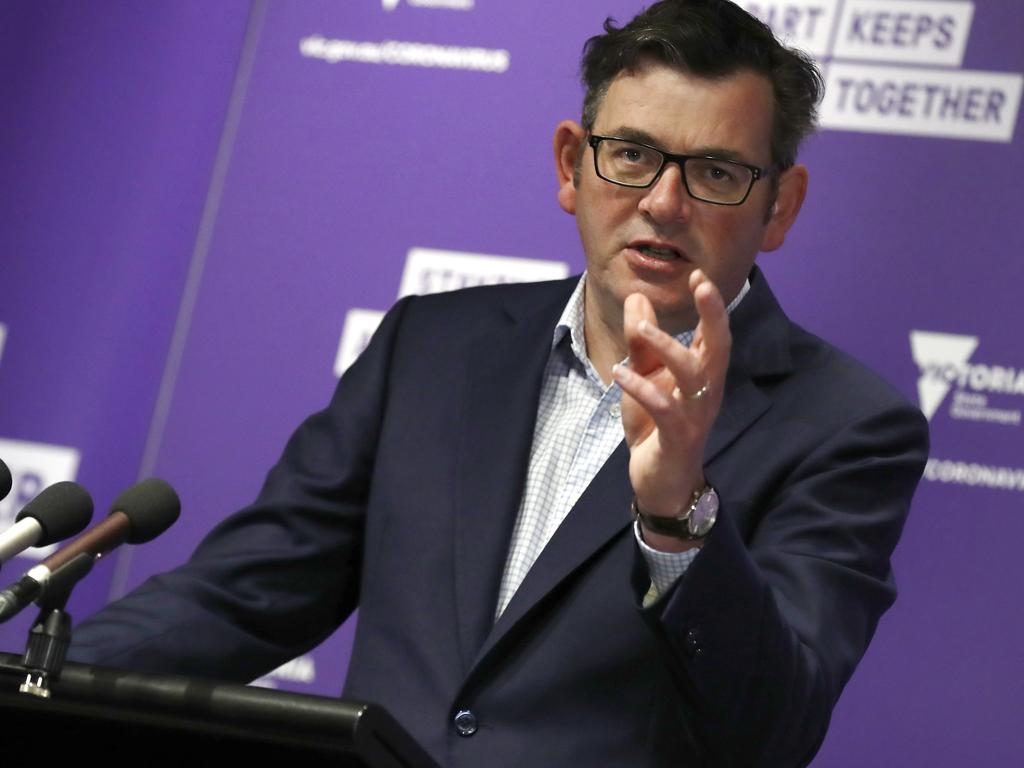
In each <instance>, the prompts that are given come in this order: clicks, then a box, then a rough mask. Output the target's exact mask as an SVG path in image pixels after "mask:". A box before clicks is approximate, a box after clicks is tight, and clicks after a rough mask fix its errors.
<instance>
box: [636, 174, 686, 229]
mask: <svg viewBox="0 0 1024 768" xmlns="http://www.w3.org/2000/svg"><path fill="white" fill-rule="evenodd" d="M691 202H692V200H691V198H690V195H689V194H688V193H687V191H686V188H685V186H684V185H683V169H682V168H680V167H679V164H678V163H672V162H670V163H666V164H665V167H664V168H662V169H661V175H660V176H658V178H657V179H655V180H654V183H653V184H652V185H651V186H650V187H648V188H647V190H646V194H645V195H644V196H643V198H641V200H640V205H639V207H640V210H641V211H643V212H644V213H646V214H648V215H649V216H650V217H651V218H652V219H654V220H655V221H671V220H673V219H682V218H686V217H687V216H689V212H690V204H691Z"/></svg>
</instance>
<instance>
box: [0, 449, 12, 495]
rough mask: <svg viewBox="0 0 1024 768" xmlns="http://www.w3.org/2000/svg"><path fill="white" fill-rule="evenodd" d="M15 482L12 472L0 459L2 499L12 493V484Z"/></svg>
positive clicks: (0, 492)
mask: <svg viewBox="0 0 1024 768" xmlns="http://www.w3.org/2000/svg"><path fill="white" fill-rule="evenodd" d="M13 482H14V478H12V477H11V470H9V469H8V468H7V465H6V464H4V462H3V460H2V459H0V499H3V498H5V497H6V496H7V494H8V493H10V492H11V484H12V483H13Z"/></svg>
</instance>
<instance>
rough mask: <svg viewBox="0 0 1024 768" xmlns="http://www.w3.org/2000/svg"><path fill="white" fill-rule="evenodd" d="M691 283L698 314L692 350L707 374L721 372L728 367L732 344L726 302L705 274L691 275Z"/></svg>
mask: <svg viewBox="0 0 1024 768" xmlns="http://www.w3.org/2000/svg"><path fill="white" fill-rule="evenodd" d="M694 283H696V284H695V285H694ZM691 287H692V288H693V300H694V304H695V305H696V307H697V314H698V316H699V317H700V321H699V322H698V323H697V331H696V333H695V334H694V343H693V349H694V352H696V353H697V355H698V356H699V357H700V359H701V363H702V365H703V366H704V368H705V370H706V371H707V372H708V373H709V374H710V375H712V376H713V377H717V376H719V375H720V374H723V375H724V373H725V370H726V369H727V368H728V367H729V353H730V349H731V347H732V334H731V332H730V331H729V314H728V313H727V312H726V309H725V302H724V301H723V299H722V294H721V293H719V292H718V289H717V288H716V287H715V285H714V283H712V282H711V281H710V280H707V279H706V278H705V279H704V280H698V281H694V280H692V279H691Z"/></svg>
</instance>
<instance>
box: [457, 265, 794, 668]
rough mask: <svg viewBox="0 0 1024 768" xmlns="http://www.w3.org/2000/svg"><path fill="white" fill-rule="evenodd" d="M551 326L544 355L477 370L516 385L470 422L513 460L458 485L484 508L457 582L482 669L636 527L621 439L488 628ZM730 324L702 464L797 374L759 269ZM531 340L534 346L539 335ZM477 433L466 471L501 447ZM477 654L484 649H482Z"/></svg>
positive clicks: (514, 342)
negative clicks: (770, 390) (778, 385)
mask: <svg viewBox="0 0 1024 768" xmlns="http://www.w3.org/2000/svg"><path fill="white" fill-rule="evenodd" d="M566 298H567V297H566ZM564 301H565V299H563V302H562V305H563V306H564ZM555 319H557V316H556V318H555ZM553 325H554V319H551V320H550V321H549V322H548V325H547V326H546V329H547V330H546V335H545V336H544V340H545V343H544V345H543V355H539V356H538V355H537V353H536V352H535V351H534V352H531V353H530V355H528V356H527V357H526V358H525V359H520V360H519V362H518V363H514V364H511V365H509V361H504V362H498V361H495V363H494V366H495V367H494V368H493V369H491V370H490V373H488V370H487V369H486V368H485V369H483V370H480V371H477V372H476V373H475V374H474V379H473V381H472V382H471V384H472V386H476V387H479V386H484V387H486V386H493V387H498V386H499V383H500V386H501V387H504V388H505V389H508V388H509V386H515V387H516V389H515V390H514V396H513V399H512V400H510V401H509V408H507V409H502V410H500V411H498V412H495V411H494V400H493V399H489V398H488V397H487V396H484V397H483V399H481V393H479V392H472V390H471V397H472V398H474V399H475V400H476V402H475V404H474V403H471V409H470V410H469V411H468V415H470V416H471V417H472V416H473V415H474V414H477V415H478V417H479V418H480V419H486V423H487V430H489V431H490V430H493V432H494V434H498V435H502V434H504V436H505V438H506V440H507V441H506V444H505V445H503V446H501V447H500V448H498V449H497V452H496V453H492V455H493V456H494V458H495V459H496V460H497V459H498V457H499V456H500V457H501V460H502V461H507V462H508V464H507V465H506V466H504V467H500V468H497V467H490V468H489V469H488V470H487V471H488V475H487V480H486V482H484V481H483V478H482V477H477V478H465V479H463V480H462V481H461V482H460V485H461V486H463V487H464V488H466V489H467V493H466V495H465V496H464V497H463V498H464V499H465V500H466V501H467V504H469V505H472V504H473V503H474V502H475V503H477V505H478V506H477V507H476V508H472V507H471V506H470V507H467V508H466V510H465V514H464V515H463V516H462V518H461V521H462V524H463V525H465V526H466V527H465V528H464V529H463V530H464V531H465V532H466V533H467V534H468V535H467V536H465V537H463V538H462V539H461V541H460V542H459V545H460V546H459V549H460V552H459V560H460V562H461V563H462V564H463V565H464V568H463V569H461V570H460V572H459V574H458V575H459V582H462V581H463V580H467V581H469V582H473V581H474V580H475V581H476V582H477V586H476V587H473V588H472V589H467V588H466V586H467V585H461V584H457V587H458V590H457V591H460V592H461V594H462V595H463V599H460V601H459V602H460V621H462V627H461V628H460V631H461V639H462V650H463V658H464V659H465V658H466V652H467V651H468V652H469V657H470V658H474V657H475V658H474V662H473V667H474V668H475V669H479V668H480V667H481V663H482V662H483V660H484V659H485V658H486V657H487V656H488V654H490V653H491V652H492V651H493V650H494V649H495V648H496V646H498V645H499V644H500V643H501V642H502V640H503V638H505V637H507V636H508V635H509V633H510V631H511V630H512V629H513V628H514V627H515V626H516V625H517V624H518V623H519V622H521V621H523V620H524V619H525V618H527V616H528V614H529V613H530V612H531V610H532V609H533V608H534V607H535V606H537V605H538V604H539V603H540V602H541V601H542V600H543V599H544V597H545V596H546V595H548V594H550V593H551V592H552V590H554V589H555V588H556V587H557V586H558V585H559V584H560V583H561V582H563V581H564V580H565V579H566V578H567V577H568V576H570V575H571V574H572V573H573V572H574V571H575V570H576V569H577V568H579V567H580V566H581V565H583V564H584V563H586V562H587V561H588V560H589V559H590V558H591V557H594V556H595V555H597V554H599V552H600V551H601V549H602V548H603V547H605V546H606V545H608V543H609V542H610V541H611V540H612V539H614V538H615V537H616V536H617V535H620V534H623V533H625V531H626V529H627V528H629V526H630V519H629V504H630V501H631V499H632V496H633V490H632V487H631V486H630V484H629V475H628V463H629V450H628V448H627V447H626V445H625V443H624V442H623V443H620V444H619V446H618V448H616V450H615V451H614V452H613V453H612V455H611V456H610V457H609V459H608V461H607V462H605V464H604V466H603V467H602V468H601V470H600V471H599V472H598V473H597V475H596V476H595V478H594V480H593V481H592V482H591V483H590V485H589V486H588V487H587V489H586V490H585V491H584V492H583V494H582V495H581V496H580V498H579V500H578V501H577V502H576V504H575V505H574V506H573V508H572V510H570V512H569V514H568V515H567V516H566V518H565V520H564V521H563V522H562V524H561V525H560V526H559V528H558V530H557V531H556V532H555V535H554V536H553V537H552V538H551V541H549V542H548V544H547V545H546V546H545V548H544V550H543V551H542V552H541V554H540V556H539V557H538V558H537V561H536V562H535V563H534V564H533V567H532V568H531V569H530V571H529V573H528V574H527V575H526V578H525V579H524V580H523V583H522V584H521V585H520V587H519V589H518V590H517V591H516V593H515V595H514V596H513V597H512V600H511V601H510V602H509V604H508V607H507V608H506V609H505V611H504V613H502V615H501V617H500V619H499V620H498V621H497V622H496V623H494V624H493V628H492V621H493V615H494V609H495V603H496V600H497V592H498V586H499V584H500V580H501V573H502V570H503V569H504V565H505V556H506V554H507V550H508V544H509V540H510V538H511V535H512V526H513V524H514V521H515V516H516V513H517V511H518V505H519V499H520V496H521V494H522V489H523V485H524V483H525V481H526V468H527V465H528V463H529V450H530V443H531V441H532V437H533V426H534V420H535V418H536V411H537V400H538V397H539V386H540V377H541V373H542V371H543V367H544V363H545V362H546V360H547V355H548V352H549V351H550V344H549V341H550V338H551V332H552V330H553ZM730 326H731V327H732V329H733V336H734V345H733V354H732V360H731V361H730V365H729V373H728V377H727V380H726V395H725V400H724V402H723V405H722V410H721V412H720V413H719V416H718V419H717V420H716V421H715V425H714V427H713V429H712V432H711V435H710V436H709V438H708V445H707V447H706V450H705V464H707V463H709V462H710V461H711V460H712V459H714V458H715V457H717V456H718V455H719V454H721V453H723V452H724V451H726V450H727V449H728V447H729V446H730V445H731V444H732V443H733V442H734V441H735V440H736V439H737V438H738V437H739V436H740V435H741V434H742V433H743V432H745V431H746V430H747V429H749V428H750V426H751V425H752V424H753V423H754V422H755V421H757V419H759V418H760V417H761V415H762V414H764V413H765V412H766V411H767V410H768V409H769V407H770V405H771V401H770V400H769V398H768V397H767V396H766V395H765V394H764V393H763V392H762V391H761V389H760V388H759V386H758V385H757V383H756V381H757V379H759V378H762V377H771V376H777V375H784V374H785V373H786V372H788V371H789V370H791V369H792V363H791V360H790V354H789V347H788V327H789V321H788V320H787V319H786V317H785V315H784V314H783V313H782V310H781V308H779V306H778V303H777V302H776V301H775V297H774V296H773V295H772V293H771V291H770V290H769V288H768V285H767V283H766V282H765V279H764V277H763V276H762V275H761V273H760V271H759V270H757V269H755V270H754V271H753V272H752V274H751V291H750V293H749V294H748V295H747V297H746V298H744V300H743V302H742V303H741V304H740V306H739V307H737V309H736V310H735V311H734V313H733V315H732V317H731V318H730ZM535 332H538V333H543V332H542V331H538V330H536V329H533V328H527V327H526V325H525V324H521V327H520V328H518V329H516V330H515V331H514V332H513V333H512V334H511V335H510V336H509V346H508V348H507V352H502V353H501V354H506V353H508V354H513V353H514V351H515V350H516V349H522V350H526V349H527V348H528V347H529V338H528V336H527V333H535ZM533 343H534V346H537V341H536V337H535V338H534V340H533ZM492 354H495V355H496V356H497V354H498V353H497V352H496V351H495V352H492ZM520 354H523V353H520ZM524 364H525V365H527V366H528V368H527V370H529V371H530V373H531V376H530V387H529V388H528V391H526V390H523V389H522V387H523V384H522V382H518V383H515V384H513V382H512V381H511V380H512V379H516V378H518V379H524V378H526V377H525V371H524ZM499 371H500V376H499V375H498V374H499ZM534 373H535V374H536V375H533V374H534ZM505 376H508V377H509V379H508V380H505V381H502V378H501V377H505ZM513 419H516V420H519V419H522V420H524V421H525V422H526V424H521V423H518V422H515V423H514V428H513V431H512V432H511V433H510V432H509V431H508V424H509V423H513V422H512V420H513ZM480 427H481V424H470V431H472V432H473V434H475V439H473V440H471V441H469V442H467V444H466V447H467V449H468V450H469V453H468V454H467V455H465V456H464V459H465V460H464V461H463V462H461V463H460V465H467V464H472V465H473V466H476V462H477V461H478V460H479V458H480V457H479V455H478V454H477V453H474V452H475V451H480V450H483V449H484V448H485V446H486V447H487V450H490V451H493V450H495V449H494V447H493V446H492V444H493V442H494V434H490V436H489V437H488V436H487V435H484V434H482V433H480V432H479V429H480ZM492 483H494V485H492ZM499 483H506V484H507V485H500V484H499ZM485 498H492V499H494V503H493V504H491V505H489V506H488V509H491V510H493V513H489V514H488V515H486V516H485V515H482V514H481V510H480V509H479V500H480V499H485ZM491 514H496V515H499V516H500V520H501V523H502V524H501V525H493V523H492V517H491ZM481 574H487V580H486V583H481ZM623 578H624V579H626V578H628V574H623ZM481 606H482V607H481ZM476 649H479V651H478V652H476Z"/></svg>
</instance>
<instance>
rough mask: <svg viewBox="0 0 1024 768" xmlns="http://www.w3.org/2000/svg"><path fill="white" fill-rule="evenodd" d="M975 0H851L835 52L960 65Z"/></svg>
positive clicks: (852, 56) (865, 57) (869, 58)
mask: <svg viewBox="0 0 1024 768" xmlns="http://www.w3.org/2000/svg"><path fill="white" fill-rule="evenodd" d="M973 18H974V3H971V2H963V1H961V0H938V2H926V1H925V0H846V3H845V5H844V6H843V16H842V20H841V21H840V23H839V32H838V34H837V35H836V46H835V50H834V51H833V52H832V53H833V56H835V57H836V58H844V59H861V60H865V61H888V62H898V63H906V64H930V65H939V66H950V67H958V66H960V64H961V63H962V62H963V59H964V49H965V48H966V47H967V38H968V37H969V36H970V33H971V21H972V19H973Z"/></svg>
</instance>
